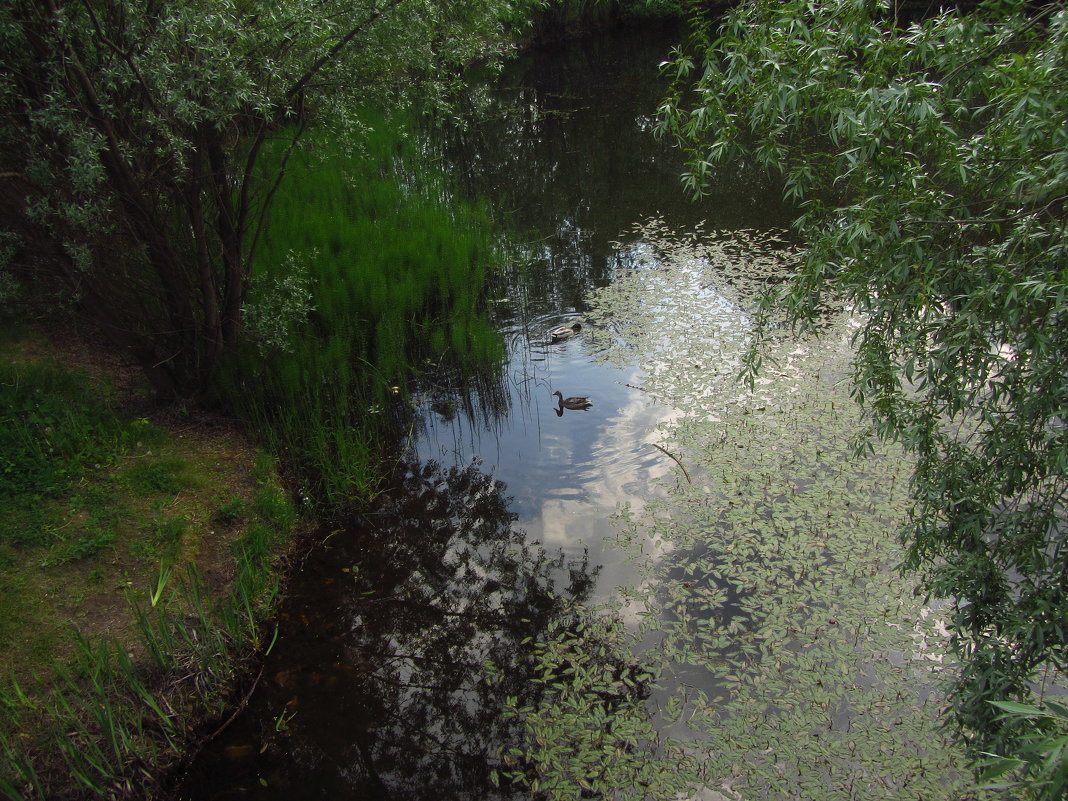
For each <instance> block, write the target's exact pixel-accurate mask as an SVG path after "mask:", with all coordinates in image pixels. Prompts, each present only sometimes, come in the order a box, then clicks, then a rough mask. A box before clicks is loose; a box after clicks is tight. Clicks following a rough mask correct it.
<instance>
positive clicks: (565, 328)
mask: <svg viewBox="0 0 1068 801" xmlns="http://www.w3.org/2000/svg"><path fill="white" fill-rule="evenodd" d="M581 330H582V324H581V323H577V322H575V323H571V325H562V326H560V327H559V328H554V329H553V330H552V331H550V332H549V339H550V340H551V341H553V342H563V341H564V340H565V339H570V338H571V337H573V336H575V334H577V333H578V332H579V331H581Z"/></svg>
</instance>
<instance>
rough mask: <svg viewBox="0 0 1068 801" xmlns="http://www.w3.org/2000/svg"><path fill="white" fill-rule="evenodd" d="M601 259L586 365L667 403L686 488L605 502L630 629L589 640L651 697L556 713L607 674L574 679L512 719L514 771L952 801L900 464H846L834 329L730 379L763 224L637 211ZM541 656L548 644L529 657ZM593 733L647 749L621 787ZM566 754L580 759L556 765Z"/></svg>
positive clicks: (942, 660) (873, 456)
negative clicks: (632, 582)
mask: <svg viewBox="0 0 1068 801" xmlns="http://www.w3.org/2000/svg"><path fill="white" fill-rule="evenodd" d="M620 252H621V253H622V254H624V255H623V257H622V258H623V259H625V260H626V262H627V263H626V266H625V267H621V269H620V271H619V275H618V277H617V280H616V282H615V283H614V284H612V285H611V286H609V287H606V288H604V289H602V290H600V291H599V292H598V293H597V294H596V295H595V297H593V298H592V299H591V311H590V316H591V318H592V319H593V320H594V321H595V322H596V321H602V322H603V321H604V320H607V319H612V320H613V321H614V325H613V326H612V327H611V328H612V331H613V332H614V335H615V339H614V341H613V342H612V343H610V345H609V346H608V349H607V350H606V351H605V357H606V358H609V359H613V358H618V359H619V360H620V361H625V360H630V359H634V358H636V359H637V361H638V363H639V364H640V366H641V368H642V374H641V377H640V382H641V384H642V386H643V387H645V388H646V389H648V391H649V392H650V394H652V395H655V396H656V397H657V398H659V399H663V400H666V401H668V402H670V403H671V404H672V405H673V406H674V407H675V408H676V409H678V410H680V411H682V412H684V415H683V416H681V418H679V419H677V420H676V421H675V422H673V423H672V424H671V425H670V427H665V429H664V432H663V436H664V440H663V442H664V447H665V448H666V449H667V450H668V451H670V452H671V454H673V455H674V457H675V458H676V461H677V462H678V463H679V466H680V471H679V477H680V478H682V477H683V476H685V480H677V481H675V482H674V483H673V485H672V486H671V487H670V490H671V492H670V494H668V495H667V496H666V497H665V498H663V499H660V500H652V501H647V502H646V503H645V504H643V505H642V507H641V510H640V512H632V511H631V510H630V509H627V508H624V509H622V510H621V512H620V527H619V530H618V537H617V544H618V545H620V547H623V548H625V549H626V550H627V551H628V553H630V555H631V557H632V558H633V560H634V561H635V562H636V563H637V564H639V565H640V566H641V568H642V574H643V579H642V581H641V583H640V584H638V585H637V586H635V587H630V588H624V589H623V595H622V603H623V604H624V606H617V607H616V608H614V609H612V608H609V609H605V610H600V612H599V614H600V615H601V616H602V619H604V620H617V621H618V620H621V619H630V620H632V621H633V624H632V626H631V627H630V628H629V629H625V628H624V627H622V626H621V625H619V624H618V623H617V624H615V625H606V624H604V623H602V624H600V625H601V627H602V628H601V630H602V635H601V636H600V637H599V644H598V647H599V648H601V649H602V650H603V649H606V648H609V649H615V650H617V651H618V652H621V653H627V652H629V650H630V649H631V648H633V647H634V645H633V644H634V643H635V642H637V641H641V642H644V643H646V647H644V648H637V649H636V650H634V652H633V653H634V656H633V657H632V658H634V659H635V660H639V661H640V662H642V663H643V664H645V665H646V669H648V670H649V671H650V672H651V673H653V674H655V675H657V676H658V677H659V682H658V686H659V687H660V688H662V689H661V690H660V691H659V692H656V693H654V695H653V696H652V699H651V700H652V701H653V702H655V705H644V706H642V705H639V706H634V705H633V704H631V705H630V706H628V707H627V711H626V713H625V714H624V715H622V716H619V715H614V714H605V715H597V714H587V715H570V716H566V717H561V715H565V714H566V711H567V710H568V709H573V708H575V707H576V705H581V704H582V703H589V702H590V701H591V699H592V700H596V699H597V698H598V697H603V694H604V684H603V682H604V677H603V675H601V674H599V673H597V672H596V671H589V670H575V671H574V672H573V675H571V676H569V681H568V682H567V683H566V684H565V685H563V686H559V687H557V686H556V685H552V686H551V688H550V689H549V691H548V692H547V694H546V697H545V699H544V702H543V703H542V704H540V705H537V706H534V707H530V708H526V709H516V710H513V714H515V715H517V716H519V717H520V718H522V719H523V720H525V721H526V722H527V728H526V731H527V732H528V735H529V739H528V740H527V741H526V743H525V747H524V749H522V754H521V755H520V754H513V755H511V756H510V759H511V760H513V762H520V763H521V762H522V760H523V759H526V760H527V761H528V762H527V763H526V764H530V763H532V764H533V765H535V766H536V769H535V770H533V771H531V770H529V769H528V771H527V772H526V773H525V774H524V775H525V776H527V777H528V778H529V781H528V785H530V786H531V789H534V787H533V781H534V780H535V779H536V780H537V782H538V787H541V788H549V787H551V788H552V792H553V795H554V797H558V798H580V797H583V795H582V794H583V792H584V791H585V792H589V790H590V789H591V784H590V783H591V781H592V779H591V777H590V775H589V774H583V773H582V772H581V771H577V770H576V768H575V765H576V763H577V764H592V762H597V764H602V765H606V766H609V767H611V766H613V765H615V766H617V767H618V770H617V772H616V774H615V775H604V774H598V775H597V776H596V781H597V784H596V785H595V786H593V788H592V789H596V790H605V789H606V788H614V792H615V797H620V798H623V797H634V798H646V797H657V798H663V797H671V798H675V797H700V798H707V797H714V798H719V797H722V798H727V799H741V798H791V799H813V800H814V799H821V800H822V799H869V798H876V797H878V798H899V799H916V798H925V799H945V801H959V799H962V798H966V797H969V793H970V792H971V787H972V780H971V775H970V773H969V772H968V771H967V769H966V768H965V767H964V766H965V764H966V762H965V760H964V757H963V753H962V752H961V751H959V750H958V749H957V748H956V747H954V746H953V745H951V744H950V743H949V742H948V740H947V738H946V736H945V732H944V731H943V730H942V729H941V728H940V723H939V711H940V704H941V701H940V696H939V675H940V672H941V671H946V670H952V666H951V665H949V664H947V662H946V654H947V649H946V644H947V632H946V629H945V625H944V621H943V620H942V616H941V615H940V614H939V610H938V607H937V605H930V604H926V603H924V601H923V599H922V598H919V597H917V596H916V594H915V593H914V585H913V583H912V582H911V581H910V580H909V579H907V578H905V577H903V576H902V575H901V574H900V573H898V572H897V571H896V569H895V568H896V566H897V564H898V562H899V560H900V559H901V555H902V550H901V546H900V545H899V543H898V542H897V540H896V537H895V531H896V528H897V525H898V523H899V522H900V520H901V517H902V515H903V513H904V509H905V506H904V501H905V497H904V492H903V487H902V483H903V482H902V481H901V480H899V478H898V477H899V476H904V475H907V474H908V463H907V461H906V459H905V457H904V456H903V455H902V453H901V452H900V450H898V449H895V448H891V447H886V448H883V449H880V450H876V451H874V452H873V451H867V452H865V454H864V456H863V457H862V458H856V454H857V450H856V444H857V442H858V441H863V435H864V434H865V433H866V429H867V423H866V421H865V420H863V419H861V418H860V417H859V416H858V415H857V412H856V410H855V408H854V406H853V404H852V402H851V400H850V398H849V396H848V391H847V386H846V385H845V383H844V382H842V381H841V380H840V378H841V376H844V375H846V374H847V371H848V367H849V360H850V357H851V351H850V349H849V338H850V331H851V324H850V320H849V318H848V317H847V316H845V315H844V314H839V315H837V316H835V315H833V314H828V316H827V323H826V324H827V327H828V332H827V335H826V336H825V337H823V339H822V340H821V342H820V343H819V344H816V343H813V342H808V341H798V340H794V339H792V338H790V337H787V336H783V338H782V340H781V341H780V343H779V344H778V345H777V346H776V348H775V352H774V353H773V354H772V355H773V357H774V358H773V360H772V363H771V364H770V365H769V366H768V367H767V368H766V369H765V371H764V373H763V375H762V377H761V379H760V380H759V381H758V382H757V384H756V385H755V386H754V387H753V388H752V389H746V388H745V387H743V386H742V385H740V384H738V383H737V382H736V381H735V380H734V374H735V373H736V372H737V371H738V369H739V368H740V366H741V354H742V352H743V349H744V346H745V344H746V339H747V336H748V309H750V308H751V305H752V302H753V300H754V297H755V290H756V289H757V288H759V286H760V285H761V284H763V283H764V282H765V281H768V280H775V279H776V278H777V277H778V276H780V275H781V274H782V272H783V271H784V270H786V269H788V266H789V261H790V255H791V254H790V252H789V250H788V249H785V248H784V247H782V244H781V242H777V241H776V238H775V237H772V236H768V235H767V234H752V233H745V232H742V233H739V232H730V233H724V234H711V233H702V234H699V235H693V236H690V235H673V234H671V233H669V232H668V231H666V230H665V229H664V228H663V226H662V225H660V224H658V223H655V222H654V223H653V224H651V225H649V226H645V227H643V228H641V229H639V230H638V231H636V232H634V233H633V235H632V236H631V237H630V238H629V240H628V242H627V243H626V244H624V245H621V246H620ZM683 467H685V471H683V470H682V468H683ZM624 610H629V611H628V612H627V616H626V617H625V616H624V615H623V612H624ZM604 633H612V634H611V636H607V637H606V636H605V634H604ZM649 643H652V644H654V646H655V647H649V646H648V644H649ZM561 647H563V646H562V645H560V644H559V643H557V644H556V645H553V640H552V639H550V640H549V641H548V644H547V645H546V646H545V652H544V656H543V660H544V661H545V662H546V664H547V665H548V666H549V667H551V666H552V665H553V664H555V663H556V662H555V661H554V660H556V661H558V659H559V656H558V654H559V652H560V648H561ZM583 698H584V699H586V701H582V700H581V699H583ZM598 732H600V734H598ZM595 735H596V736H595ZM565 744H566V747H565ZM609 744H614V745H612V746H611V747H626V748H629V749H634V750H636V751H637V752H640V753H641V754H643V755H644V759H645V760H646V762H645V763H642V764H647V766H648V768H647V770H646V771H645V772H644V773H641V774H640V775H641V783H639V784H637V785H636V784H635V780H636V778H637V777H638V776H639V774H638V773H636V772H635V770H634V767H633V764H632V763H629V762H626V761H616V762H613V761H610V760H605V759H600V758H599V757H598V756H597V754H598V749H600V748H601V747H605V746H606V745H609ZM568 748H574V749H577V750H576V754H577V755H576V756H574V757H568V759H566V760H565V759H562V758H561V757H560V754H563V753H565V752H567V749H568ZM639 762H640V760H639ZM669 765H670V766H673V769H670V770H669V769H668V768H667V766H669ZM612 769H613V770H615V769H616V768H612ZM709 793H713V794H712V795H711V796H710V795H709ZM679 794H681V795H679ZM716 794H719V795H716Z"/></svg>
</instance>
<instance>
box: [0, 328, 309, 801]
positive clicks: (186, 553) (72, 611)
mask: <svg viewBox="0 0 1068 801" xmlns="http://www.w3.org/2000/svg"><path fill="white" fill-rule="evenodd" d="M106 354H107V351H106V350H94V349H93V348H92V347H88V348H81V347H79V346H78V345H77V344H76V341H75V338H74V337H73V336H72V332H70V331H64V332H52V336H51V337H50V338H49V337H42V336H39V335H37V334H26V333H24V334H22V335H19V336H14V335H10V334H9V335H6V336H5V337H4V339H3V341H2V342H0V410H2V411H0V416H2V417H3V420H2V422H0V440H2V442H0V592H2V593H3V595H4V603H3V604H2V605H0V665H2V666H3V676H2V677H0V797H3V798H10V799H45V798H48V799H55V798H80V797H89V798H94V797H109V798H123V797H129V798H133V797H139V798H143V797H146V796H150V795H151V793H152V788H153V786H154V784H155V783H156V782H157V781H159V780H160V779H161V778H162V776H163V775H164V773H165V771H166V769H167V768H168V767H169V766H171V765H173V764H174V763H175V762H176V761H177V760H178V759H179V758H180V756H181V754H182V753H183V751H184V749H185V748H186V747H187V746H188V745H189V744H190V743H191V742H193V741H195V740H196V739H197V737H198V736H201V734H202V732H199V731H198V724H199V722H201V721H204V720H209V719H213V718H217V717H219V716H220V715H221V714H222V712H223V711H224V709H225V708H226V706H227V704H228V703H229V702H230V699H229V696H228V693H229V692H230V690H231V689H232V688H231V685H232V680H233V678H234V676H235V675H236V669H237V667H238V662H239V661H240V659H241V658H244V657H247V655H248V654H249V653H253V652H255V651H256V650H257V649H258V648H260V647H262V643H261V642H260V637H261V632H260V627H259V621H260V619H261V616H262V614H263V612H264V611H265V610H266V609H267V608H269V605H270V602H271V600H272V598H273V592H274V589H273V588H274V587H275V586H276V583H275V579H274V577H273V573H272V563H273V559H274V553H275V552H276V551H277V550H278V548H279V547H280V545H281V544H282V543H283V542H285V541H286V540H287V539H288V538H289V537H290V535H291V533H292V531H293V528H294V525H295V523H296V515H295V513H294V509H293V507H292V505H291V504H290V502H289V500H288V497H287V495H286V494H285V493H284V492H283V491H282V489H281V486H280V484H279V481H278V477H277V471H276V469H275V463H274V462H273V460H271V459H269V458H267V457H266V456H264V454H262V453H260V452H258V451H257V450H256V449H255V448H254V447H253V446H252V444H251V443H250V442H249V441H248V439H247V438H246V437H245V436H244V435H242V434H241V432H240V431H238V430H237V429H236V428H234V427H233V426H232V425H231V424H229V421H226V420H225V419H222V418H213V417H209V416H206V415H204V414H201V413H196V414H188V413H182V412H180V411H176V410H173V409H168V410H163V409H157V408H154V407H152V406H151V405H150V404H148V403H147V401H146V396H144V395H142V394H141V393H140V388H139V385H138V381H137V378H136V374H132V373H130V372H129V371H128V370H126V368H124V367H123V366H122V365H121V363H118V362H115V361H109V360H108V359H107V355H106Z"/></svg>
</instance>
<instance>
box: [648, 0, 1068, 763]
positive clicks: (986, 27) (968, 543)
mask: <svg viewBox="0 0 1068 801" xmlns="http://www.w3.org/2000/svg"><path fill="white" fill-rule="evenodd" d="M708 30H709V28H707V27H706V28H704V29H698V31H697V33H696V34H695V37H694V40H693V42H692V45H693V46H692V48H691V51H690V52H682V51H679V52H677V53H676V54H675V57H674V59H673V60H672V61H671V62H670V63H668V64H666V65H665V70H666V71H667V73H668V74H669V75H670V76H672V77H673V78H674V79H675V90H674V91H673V93H672V94H671V95H670V96H669V97H668V98H667V99H666V100H665V101H664V103H663V104H662V106H661V108H660V116H659V126H660V130H661V132H663V133H665V134H669V135H673V136H676V137H678V139H679V140H680V141H681V142H682V143H683V144H684V146H686V147H687V148H688V149H689V152H690V155H691V160H690V170H689V172H688V173H687V174H686V175H685V177H684V181H685V183H686V185H687V186H688V188H689V189H690V190H691V191H694V192H698V193H699V192H700V191H702V190H703V189H705V188H707V187H708V186H710V185H712V184H713V183H714V182H715V181H716V176H717V166H718V165H720V164H723V163H726V162H729V161H730V162H732V161H735V160H737V159H748V160H753V161H755V162H756V163H758V164H759V165H760V166H762V167H763V168H764V169H766V170H768V171H770V172H773V173H774V174H776V175H778V176H780V178H781V180H782V186H783V191H784V194H785V195H786V196H787V197H788V198H793V199H794V200H796V201H798V202H799V203H800V204H801V205H800V209H801V216H800V218H799V220H798V223H797V230H798V232H799V234H800V236H801V237H802V240H803V242H804V244H805V245H806V250H805V251H804V254H803V256H802V259H801V263H800V265H799V267H798V270H797V274H796V275H795V277H794V279H793V280H792V281H790V282H788V284H786V285H785V286H784V287H782V288H781V290H780V291H775V292H773V293H770V294H769V296H768V299H767V301H766V303H765V307H764V308H765V311H767V310H768V309H770V308H773V307H774V308H776V309H779V310H781V311H783V312H784V313H785V314H786V316H787V318H788V320H789V321H790V322H792V323H793V324H795V325H799V326H801V327H807V328H813V327H815V325H814V324H815V323H816V322H817V321H818V320H819V315H820V311H821V309H823V308H824V307H831V308H844V309H846V310H848V311H851V312H854V313H855V314H856V315H857V320H858V328H857V331H856V334H855V337H854V340H855V346H856V357H855V359H854V363H853V373H852V386H853V392H854V395H855V397H856V399H857V400H858V401H859V402H860V403H861V404H862V405H863V407H864V408H865V409H866V410H867V412H868V413H869V414H870V416H871V419H872V421H873V424H874V433H875V434H876V435H878V436H879V437H882V438H885V439H890V440H896V441H898V442H900V443H901V444H902V445H903V446H904V447H905V448H906V450H907V451H908V452H909V453H910V454H912V455H913V456H914V457H915V460H916V461H915V469H914V471H913V474H912V479H911V484H910V492H911V498H912V506H911V510H910V514H909V519H908V522H907V524H906V525H905V526H904V528H903V536H904V538H905V541H906V543H907V545H908V551H907V554H906V557H905V560H904V562H905V564H906V565H907V566H908V567H910V568H915V569H918V570H920V571H921V574H922V576H923V585H924V588H925V589H926V590H927V592H929V593H930V594H931V595H933V596H935V597H939V598H947V599H951V601H950V602H951V603H952V609H953V615H952V626H951V628H952V631H953V635H954V638H953V642H954V646H955V649H956V651H957V653H958V654H959V655H960V656H961V657H962V659H963V664H962V672H961V676H960V678H959V681H958V683H957V684H956V687H955V690H954V692H953V695H952V698H953V711H954V712H955V716H956V721H957V723H958V725H959V726H960V729H961V732H962V733H963V734H965V736H967V737H969V738H974V741H975V745H976V746H977V747H978V748H981V749H983V750H988V751H995V752H997V753H1010V754H1011V753H1012V752H1013V749H1014V745H1013V743H1014V742H1015V741H1016V732H1017V731H1018V729H1017V728H1016V727H1015V726H1011V725H1007V723H1006V721H1005V720H1004V719H1002V718H999V717H997V715H996V713H995V712H994V711H993V710H994V709H995V708H994V707H993V706H991V704H990V703H989V702H990V701H1007V700H1013V699H1016V700H1021V699H1026V698H1027V697H1028V696H1029V694H1030V692H1031V688H1032V686H1033V684H1034V683H1035V682H1041V681H1042V680H1043V679H1044V678H1046V676H1047V675H1051V676H1053V677H1056V676H1057V675H1058V674H1060V675H1063V671H1064V670H1065V668H1066V667H1068V664H1066V660H1065V653H1066V645H1068V641H1066V636H1068V630H1066V628H1065V626H1064V620H1065V619H1066V615H1068V601H1066V595H1065V580H1064V576H1065V575H1066V571H1068V547H1066V533H1068V525H1066V507H1065V492H1066V490H1068V484H1066V475H1068V470H1066V468H1068V438H1066V429H1065V424H1064V419H1065V408H1066V406H1065V404H1066V387H1065V383H1064V376H1065V375H1068V336H1066V334H1068V328H1066V327H1065V325H1064V317H1065V313H1066V309H1068V306H1066V302H1068V269H1066V250H1068V228H1066V226H1065V225H1064V202H1065V198H1066V192H1068V94H1066V93H1065V92H1064V90H1063V81H1064V75H1065V74H1066V72H1068V12H1066V11H1065V9H1064V6H1063V4H1061V3H1054V4H1048V5H1044V6H1042V7H1041V8H1039V9H1037V10H1032V9H1029V8H1028V7H1027V6H1025V5H1024V4H1021V3H1016V2H1001V3H990V4H986V5H983V6H981V7H980V8H979V9H977V10H976V11H975V12H974V13H971V14H963V13H958V12H946V13H943V14H940V15H937V16H934V17H931V18H929V19H926V20H923V21H922V22H918V23H914V24H911V25H908V26H907V27H906V26H904V25H899V24H898V23H897V20H896V19H895V17H894V12H893V9H892V8H891V7H890V6H889V5H885V4H880V3H871V2H867V0H864V1H855V0H830V1H829V2H801V1H800V0H797V1H791V2H755V3H746V4H743V5H742V6H739V7H738V8H737V9H736V10H735V11H734V12H733V13H732V14H731V15H730V16H729V17H728V18H727V19H726V20H725V22H724V24H723V25H722V27H721V28H720V29H719V31H718V34H717V35H718V38H717V39H715V40H714V41H713V40H712V39H711V34H708V33H703V32H702V31H708ZM759 347H760V343H759V341H758V342H757V343H756V345H755V346H754V350H753V351H752V352H751V354H750V366H751V367H754V366H755V365H756V364H757V361H758V359H759ZM1047 671H1051V673H1050V674H1047ZM1016 747H1018V744H1017V746H1016Z"/></svg>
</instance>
